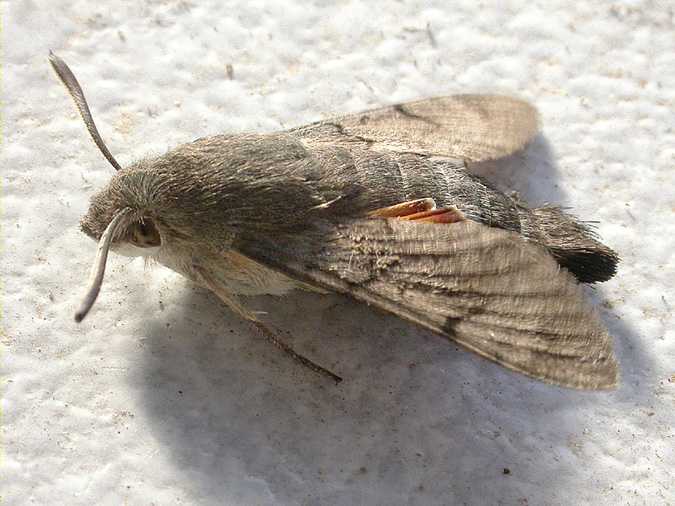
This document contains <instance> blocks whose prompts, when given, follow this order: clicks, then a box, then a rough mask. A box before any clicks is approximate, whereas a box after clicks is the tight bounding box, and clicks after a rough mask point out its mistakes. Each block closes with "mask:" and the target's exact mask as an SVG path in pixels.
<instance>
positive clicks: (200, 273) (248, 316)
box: [194, 266, 342, 383]
mask: <svg viewBox="0 0 675 506" xmlns="http://www.w3.org/2000/svg"><path fill="white" fill-rule="evenodd" d="M194 270H195V272H196V274H197V277H198V278H199V280H200V281H201V282H202V283H203V284H204V285H205V286H206V287H207V288H208V289H209V290H211V291H212V292H213V293H215V294H216V295H217V296H218V298H219V299H220V300H221V301H223V302H224V303H225V304H226V305H227V306H228V307H229V308H230V309H231V310H232V311H234V312H235V313H237V314H238V315H239V316H241V317H242V318H244V319H245V320H248V321H250V322H251V323H252V324H253V325H254V326H255V327H256V328H257V329H258V330H259V331H260V333H261V334H262V335H263V336H264V337H265V339H267V340H268V341H270V342H271V343H272V344H273V345H275V346H276V347H277V348H279V349H281V350H283V351H284V352H286V353H287V354H289V355H290V356H291V357H292V358H293V359H294V360H296V361H298V362H299V363H301V364H302V365H304V366H305V367H309V368H310V369H311V370H312V371H314V372H316V373H318V374H322V375H324V376H328V377H329V378H330V379H332V380H333V381H335V383H340V382H341V381H342V378H341V377H340V376H338V375H337V374H335V373H333V372H331V371H329V370H328V369H326V368H324V367H321V366H320V365H318V364H316V363H314V362H312V361H311V360H310V359H308V358H307V357H304V356H302V355H300V354H299V353H298V352H296V351H295V350H294V349H293V348H291V347H290V346H289V345H288V344H286V343H284V342H283V341H282V340H281V339H279V337H277V336H276V335H275V334H274V332H272V331H271V330H270V329H269V328H268V327H267V326H266V325H265V324H264V323H263V322H261V321H260V320H258V318H257V317H256V315H255V314H253V313H252V312H251V311H249V310H248V309H246V308H245V307H244V306H243V305H242V304H241V303H240V302H239V301H238V300H237V299H236V297H235V296H233V295H232V294H230V293H228V292H227V291H226V290H224V289H223V287H222V285H221V284H220V283H218V282H217V281H215V280H214V279H213V278H212V277H211V275H210V274H209V273H208V272H207V271H206V270H205V269H203V268H201V267H199V266H194Z"/></svg>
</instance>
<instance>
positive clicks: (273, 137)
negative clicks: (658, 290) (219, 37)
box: [50, 55, 618, 388]
mask: <svg viewBox="0 0 675 506" xmlns="http://www.w3.org/2000/svg"><path fill="white" fill-rule="evenodd" d="M50 60H51V63H52V65H53V66H54V69H55V70H56V72H57V73H58V75H59V77H60V78H61V79H62V80H63V82H64V83H65V84H66V86H67V87H68V89H69V91H70V93H71V95H72V96H73V98H74V99H75V102H76V104H77V106H78V108H79V110H80V113H81V114H82V117H83V118H84V120H85V123H86V125H87V128H88V129H89V131H90V133H91V135H92V137H93V139H94V141H95V142H96V144H97V145H98V146H99V149H100V150H101V151H102V153H103V154H104V155H105V156H106V158H107V159H108V161H109V162H110V163H111V164H112V165H113V166H114V167H115V168H116V169H117V170H118V172H117V173H116V175H115V176H114V177H113V178H112V180H111V181H110V183H109V184H108V185H107V187H106V188H104V189H103V190H101V191H100V192H99V193H98V194H97V195H95V196H94V197H93V198H92V202H91V206H90V208H89V211H88V212H87V214H86V216H85V217H84V218H83V219H82V223H81V224H82V229H83V231H84V232H85V233H87V234H88V235H89V236H91V237H92V238H94V239H97V240H99V249H98V254H97V260H96V262H95V269H94V270H93V271H92V275H93V277H92V282H91V288H90V290H89V291H88V293H87V296H86V297H85V300H84V302H83V305H82V308H81V309H80V311H78V313H77V314H76V319H77V320H78V321H79V320H81V319H82V318H83V317H84V315H86V314H87V312H88V311H89V309H90V308H91V306H92V305H93V303H94V301H95V300H96V296H97V294H98V290H99V288H100V286H101V281H102V279H103V269H104V267H105V261H106V258H107V252H108V250H109V249H111V248H112V249H113V250H118V251H120V252H121V253H125V254H129V253H131V254H134V253H141V254H143V255H144V256H146V257H149V258H153V259H155V260H157V261H158V262H160V263H162V264H163V265H165V266H167V267H169V268H171V269H173V270H175V271H177V272H179V273H181V274H183V275H184V276H186V277H188V278H189V279H191V280H193V281H195V282H196V283H199V284H201V285H203V286H205V287H207V288H208V289H210V290H212V291H213V292H214V293H215V294H216V295H218V297H219V298H220V299H221V300H222V301H223V302H225V303H226V304H227V305H228V306H229V307H230V308H232V309H233V310H234V311H236V312H237V313H238V314H240V315H241V316H243V317H244V318H247V319H249V320H251V321H252V322H253V323H254V324H255V325H256V326H257V327H258V328H259V329H261V330H262V331H263V333H265V334H266V335H267V336H268V337H269V338H270V339H271V340H272V341H273V342H274V343H275V344H277V345H278V346H280V347H282V348H283V349H285V350H286V351H287V352H288V353H290V354H291V355H292V356H294V357H295V358H296V359H298V360H300V361H301V362H302V363H304V364H306V365H309V366H310V367H311V368H312V369H314V370H316V371H318V372H321V373H324V374H328V375H329V376H331V377H333V378H334V379H337V377H336V376H335V375H333V374H332V373H330V372H329V371H327V370H325V369H323V368H321V367H319V366H317V365H316V364H313V363H311V362H309V361H308V360H307V359H305V358H304V357H300V356H298V355H297V353H295V352H294V351H292V350H291V349H290V348H289V347H288V346H287V345H284V344H283V343H281V342H280V341H279V340H278V339H277V338H276V337H275V336H273V335H272V334H271V333H270V332H269V329H267V328H266V327H264V325H263V324H262V323H261V322H260V321H259V320H258V319H257V317H256V316H255V315H254V314H253V313H251V312H250V311H248V310H247V309H246V307H245V306H244V305H243V304H242V303H241V302H240V301H239V300H238V298H237V295H256V294H262V293H267V294H273V295H282V294H284V293H287V292H288V291H290V290H292V289H294V288H303V289H310V290H315V291H318V292H325V291H334V292H339V293H344V294H348V295H350V296H351V297H353V298H355V299H356V300H360V301H364V302H367V303H368V304H372V305H374V306H377V307H379V308H380V309H383V310H386V311H390V312H392V313H394V314H396V315H398V316H400V317H402V318H405V319H408V320H410V321H413V322H415V323H418V324H419V325H421V326H423V327H425V328H427V329H429V330H432V331H434V332H437V333H439V334H442V335H445V336H447V337H449V338H451V339H454V340H455V341H457V342H458V343H460V344H462V345H464V346H465V347H467V348H469V349H471V350H473V351H475V352H477V353H479V354H480V355H482V356H485V357H487V358H489V359H491V360H493V361H495V362H498V363H500V364H502V365H504V366H506V367H509V368H511V369H514V370H517V371H520V372H523V373H525V374H528V375H530V376H533V377H535V378H539V379H543V380H545V381H549V382H552V383H557V384H561V385H566V386H571V387H579V388H605V387H609V386H612V385H614V384H615V382H616V379H617V369H616V363H615V361H614V358H613V355H612V351H611V342H610V338H609V336H608V335H607V333H606V331H605V329H604V328H603V326H602V324H601V323H600V321H599V319H598V317H597V315H596V314H595V313H594V311H593V310H592V308H589V307H588V305H587V304H586V303H585V302H584V299H583V295H582V293H581V291H580V288H579V286H578V281H581V282H596V281H604V280H606V279H609V278H610V277H611V276H612V275H613V274H614V272H615V269H616V263H617V261H618V257H617V256H616V254H615V253H614V252H613V251H612V250H610V249H609V248H607V247H606V246H604V245H603V244H601V243H600V242H599V241H598V240H597V239H596V237H595V236H594V234H593V233H592V232H591V231H589V229H588V228H587V227H585V226H584V225H583V224H582V223H581V222H578V221H577V220H575V219H574V218H572V217H571V216H569V215H566V214H565V213H563V212H562V211H560V210H559V209H557V208H553V207H544V208H539V209H529V208H528V207H526V206H525V205H524V204H523V203H522V202H520V201H519V200H515V199H513V198H511V197H509V196H507V195H505V194H503V193H502V192H500V191H498V190H496V189H494V188H492V187H491V186H490V185H489V184H488V183H487V182H486V181H484V180H482V179H480V178H478V177H476V176H474V175H472V174H471V173H470V172H469V171H468V170H467V168H466V165H465V160H469V161H481V160H489V159H495V158H499V157H503V156H506V155H509V154H511V153H513V152H514V151H517V150H518V149H520V148H522V147H523V146H524V145H525V144H526V143H527V142H529V141H530V140H531V139H532V138H533V136H534V135H535V134H536V133H537V131H538V119H537V113H536V110H535V109H534V108H533V107H531V106H530V105H529V104H527V103H525V102H523V101H520V100H517V99H512V98H509V97H501V96H490V95H457V96H451V97H439V98H436V99H429V100H421V101H418V102H410V103H407V104H399V105H395V106H390V107H384V108H381V109H376V110H372V111H367V112H365V113H359V114H354V115H349V116H345V117H342V118H337V119H332V120H327V121H323V122H318V123H314V124H310V125H307V126H304V127H300V128H297V129H293V130H288V131H286V132H281V133H275V134H239V135H218V136H214V137H208V138H203V139H198V140H196V141H194V142H191V143H187V144H184V145H182V146H179V147H177V148H175V149H174V150H172V151H169V152H168V153H166V154H164V155H162V156H159V157H156V158H151V159H145V160H141V161H139V162H137V163H134V164H132V165H130V166H129V167H127V168H124V169H122V168H121V166H120V165H119V164H118V163H117V161H116V160H115V159H114V157H113V156H112V155H111V154H110V152H109V151H108V150H107V148H106V147H105V144H104V143H103V141H102V139H101V138H100V135H99V134H98V131H97V130H96V127H95V125H94V123H93V119H92V118H91V115H90V113H89V109H88V107H87V105H86V100H85V99H84V95H83V94H82V91H81V89H80V87H79V84H78V83H77V81H76V79H75V77H74V76H73V75H72V72H70V69H68V67H67V65H65V63H64V62H63V61H62V60H60V59H59V58H58V57H56V56H54V55H52V56H51V57H50Z"/></svg>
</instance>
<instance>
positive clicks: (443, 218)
mask: <svg viewBox="0 0 675 506" xmlns="http://www.w3.org/2000/svg"><path fill="white" fill-rule="evenodd" d="M401 219H402V220H409V221H420V222H423V223H457V222H458V221H462V220H464V219H465V218H464V214H462V212H461V211H459V210H457V209H455V208H454V207H443V208H441V209H434V210H433V211H424V212H421V213H415V214H411V215H408V216H404V217H403V218H401Z"/></svg>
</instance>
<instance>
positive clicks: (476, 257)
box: [240, 219, 617, 389]
mask: <svg viewBox="0 0 675 506" xmlns="http://www.w3.org/2000/svg"><path fill="white" fill-rule="evenodd" d="M240 249H241V251H242V252H243V253H244V254H246V255H248V256H250V257H252V258H254V259H256V260H258V261H260V262H262V263H265V264H266V265H269V266H271V267H274V268H276V269H278V270H281V271H283V272H285V273H286V274H288V275H290V276H293V277H294V278H296V279H299V280H303V281H305V282H308V283H312V284H315V285H319V286H321V287H324V288H329V289H332V290H336V291H339V292H343V293H348V294H350V295H351V296H353V297H355V298H356V299H358V300H362V301H365V302H367V303H369V304H373V305H375V306H378V307H380V308H382V309H384V310H387V311H390V312H392V313H394V314H396V315H398V316H400V317H403V318H406V319H408V320H411V321H413V322H416V323H418V324H420V325H423V326H424V327H427V328H429V329H431V330H433V331H435V332H438V333H440V334H443V335H446V336H448V337H450V338H452V339H454V340H455V341H457V342H458V343H460V344H462V345H464V346H465V347H467V348H469V349H471V350H473V351H475V352H476V353H478V354H480V355H482V356H484V357H487V358H489V359H491V360H493V361H495V362H497V363H500V364H502V365H504V366H506V367H508V368H510V369H514V370H516V371H520V372H522V373H525V374H527V375H529V376H532V377H534V378H538V379H541V380H544V381H547V382H551V383H556V384H559V385H563V386H568V387H575V388H587V389H600V388H609V387H612V386H613V385H615V384H616V381H617V366H616V362H615V360H614V357H613V354H612V349H611V338H610V337H609V336H608V334H607V332H606V331H605V329H604V327H603V325H602V324H601V323H600V320H599V318H598V316H597V314H596V313H595V312H594V311H593V310H592V309H591V308H590V306H588V305H587V303H586V301H585V300H584V296H583V294H582V292H581V288H580V286H579V285H578V284H577V283H576V281H575V280H574V278H573V277H572V276H571V275H570V274H569V273H568V272H567V271H566V270H561V269H560V268H559V266H558V264H557V263H556V262H555V260H554V259H553V258H551V256H550V255H549V254H548V253H547V252H545V251H544V250H543V249H541V248H540V247H539V246H536V245H534V244H531V243H528V242H526V241H524V240H523V239H522V238H520V237H519V236H518V235H516V234H513V233H511V232H507V231H504V230H499V229H495V228H489V227H486V226H483V225H480V224H478V223H475V222H471V221H462V222H459V223H452V224H450V225H447V224H443V225H439V224H435V223H431V224H428V223H417V222H414V221H412V222H411V221H402V220H396V219H358V220H350V221H346V222H342V223H338V224H332V225H325V226H324V227H323V229H322V230H320V231H318V230H317V231H315V232H313V233H312V234H311V235H309V234H303V235H302V236H286V237H283V236H278V237H275V239H274V242H273V243H272V242H269V243H267V242H266V241H265V240H260V239H258V240H256V241H251V242H245V243H242V244H241V245H240Z"/></svg>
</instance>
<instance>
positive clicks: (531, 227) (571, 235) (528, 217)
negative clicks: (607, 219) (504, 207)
mask: <svg viewBox="0 0 675 506" xmlns="http://www.w3.org/2000/svg"><path fill="white" fill-rule="evenodd" d="M521 216H522V218H523V219H522V227H523V230H522V233H523V235H525V236H526V237H529V236H530V234H531V235H533V236H534V237H535V238H536V240H537V241H538V242H540V243H542V244H543V245H544V246H546V248H547V249H548V250H549V251H550V252H551V254H552V255H553V257H554V258H555V259H556V260H557V261H558V263H559V264H560V265H561V266H562V267H565V268H566V269H568V270H569V271H570V272H571V273H572V274H574V276H575V277H576V278H577V279H578V280H579V281H581V282H583V283H596V282H601V281H607V280H608V279H610V278H612V276H614V274H616V268H617V264H618V263H619V256H618V255H617V254H616V253H615V252H614V251H613V250H612V249H610V248H608V247H607V246H605V245H604V244H602V243H601V242H600V241H599V240H598V239H597V237H596V235H595V233H594V232H593V231H592V230H591V229H589V228H588V226H586V225H585V224H584V223H582V222H580V221H578V220H577V219H576V218H574V217H573V216H570V215H569V214H566V213H564V212H563V211H561V210H560V209H559V208H557V207H540V208H538V209H524V210H523V212H522V213H521Z"/></svg>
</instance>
